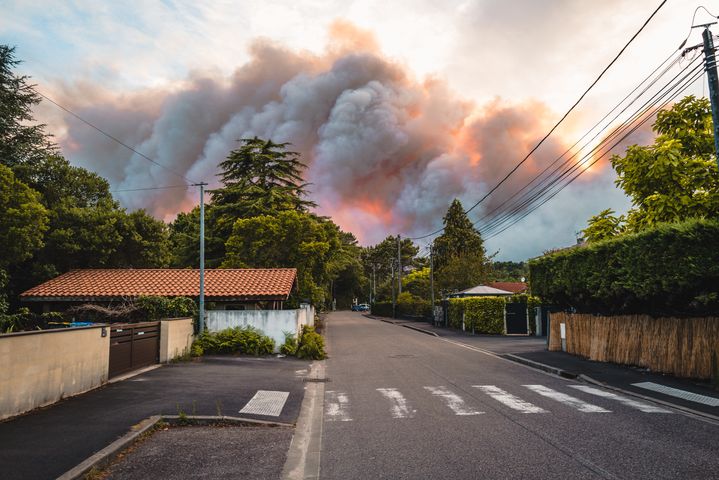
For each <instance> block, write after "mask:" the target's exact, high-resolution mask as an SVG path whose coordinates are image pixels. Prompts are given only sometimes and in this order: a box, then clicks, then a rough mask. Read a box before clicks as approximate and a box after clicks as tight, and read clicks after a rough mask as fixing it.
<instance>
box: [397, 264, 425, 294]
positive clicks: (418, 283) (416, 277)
mask: <svg viewBox="0 0 719 480" xmlns="http://www.w3.org/2000/svg"><path fill="white" fill-rule="evenodd" d="M429 274H430V269H429V267H425V268H422V269H419V270H414V271H413V272H410V273H408V274H407V275H405V276H404V277H402V288H403V289H404V290H406V291H407V292H409V293H411V294H412V295H414V296H415V297H419V298H421V299H423V300H427V301H429V300H430V299H431V298H432V295H431V289H430V278H429Z"/></svg>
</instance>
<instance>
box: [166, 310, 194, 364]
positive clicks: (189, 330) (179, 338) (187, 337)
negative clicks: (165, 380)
mask: <svg viewBox="0 0 719 480" xmlns="http://www.w3.org/2000/svg"><path fill="white" fill-rule="evenodd" d="M194 338H195V337H194V328H193V325H192V319H191V318H167V319H164V320H161V321H160V363H166V362H169V361H170V360H173V359H175V358H177V357H179V356H182V355H184V354H186V353H189V352H190V347H191V346H192V340H194Z"/></svg>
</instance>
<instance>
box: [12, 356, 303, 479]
mask: <svg viewBox="0 0 719 480" xmlns="http://www.w3.org/2000/svg"><path fill="white" fill-rule="evenodd" d="M308 367H309V362H306V361H302V360H296V359H292V358H275V357H264V358H256V357H232V356H226V357H214V358H213V357H209V358H205V359H204V360H203V361H202V362H186V363H178V364H173V365H166V366H163V367H162V368H159V369H156V370H153V371H150V372H146V373H143V374H141V375H138V376H136V377H133V378H131V379H129V380H124V381H122V382H118V383H113V384H110V385H107V386H105V387H103V388H100V389H97V390H94V391H92V392H88V393H86V394H83V395H78V396H76V397H72V398H69V399H67V400H65V401H62V402H59V403H57V404H54V405H52V406H50V407H47V408H43V409H38V410H36V411H33V412H30V413H29V414H27V415H22V416H19V417H16V418H14V419H12V420H9V421H6V422H0V479H3V480H15V479H18V480H35V479H38V480H46V479H52V478H57V477H58V476H59V475H61V474H62V473H64V472H66V471H67V470H69V469H71V468H73V467H74V466H75V465H77V464H78V463H80V462H81V461H83V460H85V459H86V458H88V457H89V456H91V455H92V454H93V453H95V452H97V451H99V450H101V449H103V448H104V447H106V446H107V445H109V444H110V443H111V442H113V441H114V440H116V439H117V438H118V437H121V436H122V435H124V434H126V433H127V432H128V431H129V430H130V427H131V426H132V425H135V424H137V423H138V422H140V421H141V420H143V419H145V418H148V417H150V416H152V415H177V414H178V413H179V412H184V413H185V414H187V415H227V416H235V417H248V418H256V419H258V420H269V421H274V422H284V423H293V422H294V421H295V420H296V419H297V416H298V415H299V412H300V407H301V404H302V398H303V397H304V383H303V377H304V376H305V375H306V372H307V369H308ZM258 390H271V391H284V392H288V397H287V400H286V402H285V403H284V405H283V407H282V410H281V413H280V414H279V415H277V416H267V415H253V414H248V413H240V412H239V411H240V409H242V408H243V406H245V405H247V403H248V402H249V401H250V399H252V398H253V396H254V395H255V394H256V393H257V391H258ZM217 442H218V444H217V445H212V446H211V447H210V448H211V449H215V448H218V446H221V440H220V439H219V438H218V439H217ZM285 454H286V449H285V451H282V452H281V456H280V459H279V462H280V465H281V463H282V462H283V461H284V456H285ZM237 465H238V466H239V468H241V466H242V460H241V457H238V462H237ZM148 478H164V477H163V475H161V474H158V475H151V476H149V477H148Z"/></svg>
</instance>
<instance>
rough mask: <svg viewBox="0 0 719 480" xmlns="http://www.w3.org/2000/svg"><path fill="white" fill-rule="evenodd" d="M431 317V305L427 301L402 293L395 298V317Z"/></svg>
mask: <svg viewBox="0 0 719 480" xmlns="http://www.w3.org/2000/svg"><path fill="white" fill-rule="evenodd" d="M390 306H391V304H390ZM402 315H406V316H410V317H431V316H432V305H431V304H430V302H428V301H427V300H424V299H422V298H420V297H417V296H415V295H412V294H411V293H409V292H402V293H401V294H399V295H398V297H397V316H398V317H399V316H402Z"/></svg>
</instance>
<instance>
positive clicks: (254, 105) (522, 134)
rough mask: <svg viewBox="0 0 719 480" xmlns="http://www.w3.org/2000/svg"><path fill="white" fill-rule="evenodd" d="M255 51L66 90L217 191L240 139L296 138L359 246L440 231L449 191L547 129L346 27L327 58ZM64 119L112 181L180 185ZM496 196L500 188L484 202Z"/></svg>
mask: <svg viewBox="0 0 719 480" xmlns="http://www.w3.org/2000/svg"><path fill="white" fill-rule="evenodd" d="M251 57H252V58H251V61H249V62H248V63H246V64H244V65H242V66H240V67H239V68H238V69H237V70H236V71H235V73H234V74H233V75H232V76H231V77H230V78H223V77H221V76H220V75H207V74H205V75H201V74H195V75H194V76H192V77H191V78H189V79H187V80H186V81H185V82H184V83H182V84H180V85H175V86H172V87H171V88H169V89H167V88H165V89H163V90H162V91H154V90H148V91H145V92H139V93H133V94H128V95H125V96H122V97H118V96H116V95H115V94H112V95H111V94H109V93H107V92H104V91H98V90H92V89H87V88H83V89H81V88H80V87H78V86H76V85H75V86H65V87H64V94H62V95H61V96H60V98H61V99H62V100H63V101H64V102H65V103H67V104H69V105H70V106H71V107H72V108H73V109H74V110H76V111H77V112H78V113H79V114H80V115H81V116H83V117H85V118H87V119H89V120H91V121H92V122H94V123H96V124H97V125H100V126H102V127H103V128H104V129H106V130H107V131H109V132H112V133H113V134H114V135H115V136H117V137H119V138H120V139H122V140H123V141H124V142H126V143H128V144H130V145H132V146H133V147H134V148H136V149H137V150H138V151H141V152H143V153H145V154H146V155H147V156H149V157H151V158H153V159H155V160H157V162H159V163H161V164H163V165H168V166H170V167H172V169H173V170H176V171H179V172H180V173H182V174H183V175H184V176H185V177H187V178H189V179H191V180H193V181H199V180H205V181H209V182H210V185H211V187H212V186H213V185H216V184H217V181H216V176H215V174H216V173H217V165H218V163H219V162H220V161H222V160H223V159H224V158H225V157H226V156H227V154H228V153H229V152H230V151H231V150H232V149H233V148H235V147H236V145H237V140H238V139H240V138H245V137H252V136H255V135H256V136H259V137H262V138H271V139H272V140H274V141H276V142H291V143H292V145H293V149H295V150H297V151H299V152H301V153H302V155H303V159H304V161H305V163H307V165H308V170H307V172H306V177H307V180H308V181H309V182H311V183H312V184H313V185H312V187H311V190H312V197H313V199H314V200H315V201H316V202H317V203H318V204H319V209H318V211H319V213H321V214H325V215H330V216H332V217H333V218H334V219H335V221H337V222H338V223H339V224H340V225H341V226H342V227H343V228H345V229H347V230H350V231H353V232H354V233H355V234H356V235H357V236H358V237H359V238H360V239H361V241H363V243H372V242H375V241H378V240H380V239H381V238H383V237H384V236H385V235H387V234H389V233H396V232H398V231H400V232H407V233H416V234H419V233H425V232H426V231H427V230H429V229H432V228H436V227H437V226H438V225H439V224H440V222H441V217H442V215H443V214H444V213H445V211H446V208H447V206H448V205H449V203H450V202H451V200H452V199H453V198H455V197H458V198H460V199H462V200H463V201H465V202H466V204H469V203H473V202H474V201H475V200H476V199H478V198H479V197H480V196H481V195H482V194H483V192H485V191H486V190H487V188H489V187H491V186H492V185H493V184H494V183H495V182H496V181H497V179H498V178H501V177H503V176H504V174H506V172H507V171H509V169H510V168H511V167H512V166H513V165H514V164H515V163H516V162H517V161H518V160H519V159H521V158H522V156H523V155H524V154H525V153H526V152H527V151H529V149H530V148H531V147H532V146H533V145H534V144H535V143H536V141H537V140H538V138H540V137H541V135H542V133H543V132H544V131H545V129H546V126H547V125H546V122H545V119H546V118H547V117H548V116H549V115H548V112H547V111H546V109H545V108H543V107H542V105H539V104H536V103H526V104H507V103H503V102H501V101H500V100H496V101H493V102H492V103H490V104H489V105H486V106H484V107H481V108H478V107H477V106H475V105H473V104H472V103H471V102H467V101H464V100H462V99H461V98H459V97H458V96H457V95H455V94H453V93H452V92H450V91H449V89H448V88H447V86H446V85H445V84H444V83H443V82H442V81H439V80H436V79H432V78H429V79H425V80H421V81H419V80H416V79H414V78H413V77H412V76H411V75H410V74H409V73H408V72H407V71H406V69H405V68H404V67H403V66H402V65H400V64H397V63H395V62H393V61H391V60H389V59H387V58H385V57H383V56H382V54H381V53H380V52H379V51H378V49H377V47H376V45H374V43H373V42H372V41H371V39H370V38H368V36H367V35H366V34H364V33H362V32H359V31H357V30H356V29H355V28H354V27H352V26H351V25H348V24H344V23H338V24H336V25H335V26H334V27H333V43H332V45H331V46H330V47H329V48H328V50H327V52H326V53H325V54H323V55H313V54H309V53H306V52H295V51H292V50H288V49H286V48H283V47H281V46H278V45H275V44H271V43H268V42H265V41H258V42H257V43H255V44H254V45H253V46H252V49H251ZM168 92H169V93H168ZM79 99H80V100H79ZM65 122H66V127H67V134H66V136H64V137H62V138H61V139H60V140H61V143H62V146H63V150H64V152H65V154H66V155H67V156H68V158H70V160H71V161H73V162H74V163H75V164H79V165H82V166H85V167H87V168H90V169H92V170H95V171H97V172H99V173H100V174H101V175H103V176H105V177H107V178H108V179H109V180H110V181H111V183H112V185H113V189H115V190H126V189H137V188H143V187H152V186H163V185H177V184H181V183H183V179H182V178H180V177H179V176H175V175H173V174H172V173H169V172H168V171H167V170H165V169H162V168H160V167H158V166H156V165H152V164H151V163H149V162H147V161H146V160H145V159H142V158H140V157H139V156H137V155H134V156H133V155H132V154H131V153H130V152H128V151H127V150H126V149H125V148H123V147H122V146H120V145H118V144H116V143H114V142H112V141H110V140H109V139H107V138H104V137H102V136H100V135H98V134H97V132H95V131H93V130H91V129H89V128H87V126H86V125H84V124H82V123H79V122H78V121H77V120H74V119H73V118H71V117H68V118H66V119H65ZM563 149H564V148H563V147H562V145H560V144H559V143H558V142H556V141H553V142H549V143H548V144H547V145H546V146H545V147H544V148H543V149H542V150H541V152H540V153H539V154H538V155H537V157H536V159H532V160H531V162H529V163H528V164H527V165H526V167H527V168H523V169H522V170H520V172H518V175H516V176H515V177H513V178H512V182H511V184H510V186H512V185H514V186H518V185H520V184H523V183H524V182H526V181H527V179H528V178H529V177H530V176H531V175H533V174H536V173H537V172H538V171H539V169H540V167H542V166H543V165H545V164H546V162H547V161H550V160H553V159H554V158H556V156H557V155H558V154H560V153H561V152H562V151H563ZM196 195H197V194H196V192H195V190H193V189H168V190H147V191H136V192H124V193H122V192H121V193H118V194H117V196H118V198H119V199H120V201H121V202H122V204H123V205H124V206H126V207H128V208H130V209H134V208H141V207H142V208H146V209H147V210H148V211H150V212H151V213H153V214H155V215H157V216H158V217H161V218H165V219H170V218H172V216H174V215H175V214H176V213H177V212H178V211H181V210H187V209H189V208H191V207H192V206H193V205H194V204H196V202H197V197H196ZM497 201H502V196H501V195H499V196H497V198H496V200H493V203H492V202H488V203H487V205H486V206H483V207H484V208H487V207H493V206H495V205H496V202H497Z"/></svg>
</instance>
